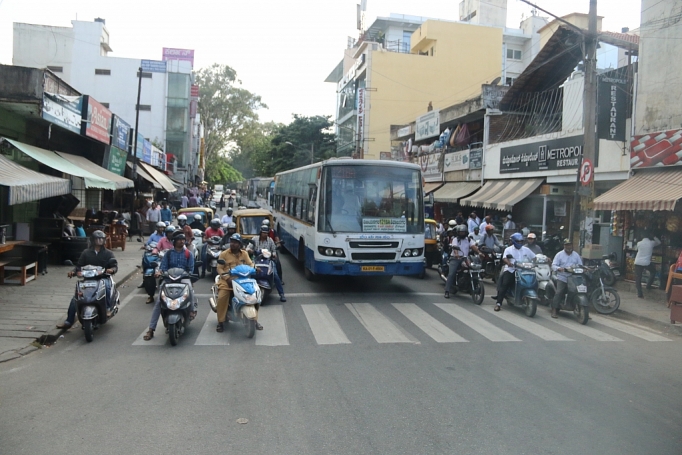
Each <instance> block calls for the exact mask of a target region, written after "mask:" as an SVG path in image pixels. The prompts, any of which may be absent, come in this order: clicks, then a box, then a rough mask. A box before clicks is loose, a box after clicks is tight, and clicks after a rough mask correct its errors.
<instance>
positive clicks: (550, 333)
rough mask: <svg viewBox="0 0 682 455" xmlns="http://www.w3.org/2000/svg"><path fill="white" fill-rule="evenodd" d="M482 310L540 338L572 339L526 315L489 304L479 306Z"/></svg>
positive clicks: (548, 339)
mask: <svg viewBox="0 0 682 455" xmlns="http://www.w3.org/2000/svg"><path fill="white" fill-rule="evenodd" d="M481 309H482V310H484V311H487V312H488V313H490V314H492V315H494V316H497V317H498V318H500V319H502V320H505V321H507V322H508V323H510V324H512V325H515V326H516V327H518V328H520V329H523V330H525V331H526V332H528V333H531V334H533V335H535V336H537V337H540V338H542V339H543V340H547V341H573V340H572V339H570V338H568V337H565V336H563V335H562V334H560V333H558V332H555V331H554V330H550V329H548V328H546V327H544V326H542V325H540V324H538V323H537V322H533V321H532V320H531V319H530V318H528V317H527V316H525V315H524V316H521V315H518V314H515V313H512V312H511V311H495V310H494V309H493V307H491V306H484V307H481Z"/></svg>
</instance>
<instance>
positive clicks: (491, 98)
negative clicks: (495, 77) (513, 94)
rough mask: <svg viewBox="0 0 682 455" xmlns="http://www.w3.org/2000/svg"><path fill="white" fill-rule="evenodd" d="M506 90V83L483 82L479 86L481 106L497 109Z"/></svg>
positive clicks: (507, 88) (507, 87) (507, 89)
mask: <svg viewBox="0 0 682 455" xmlns="http://www.w3.org/2000/svg"><path fill="white" fill-rule="evenodd" d="M508 91H509V86H508V85H490V84H483V85H482V86H481V101H482V102H483V107H485V108H488V109H499V108H500V102H501V101H502V98H504V95H506V94H507V92H508Z"/></svg>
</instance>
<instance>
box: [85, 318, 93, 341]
mask: <svg viewBox="0 0 682 455" xmlns="http://www.w3.org/2000/svg"><path fill="white" fill-rule="evenodd" d="M83 333H85V341H87V342H88V343H89V342H91V341H92V340H93V338H94V334H93V329H92V321H91V320H87V321H83Z"/></svg>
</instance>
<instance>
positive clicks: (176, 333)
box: [168, 323, 180, 346]
mask: <svg viewBox="0 0 682 455" xmlns="http://www.w3.org/2000/svg"><path fill="white" fill-rule="evenodd" d="M179 337H180V327H178V324H177V323H175V324H170V325H169V326H168V339H169V340H170V344H171V346H175V345H177V344H178V338H179Z"/></svg>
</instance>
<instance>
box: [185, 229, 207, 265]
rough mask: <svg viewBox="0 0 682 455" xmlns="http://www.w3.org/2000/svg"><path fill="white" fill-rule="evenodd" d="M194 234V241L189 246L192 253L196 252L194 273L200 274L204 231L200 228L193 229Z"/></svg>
mask: <svg viewBox="0 0 682 455" xmlns="http://www.w3.org/2000/svg"><path fill="white" fill-rule="evenodd" d="M192 234H194V237H193V238H192V242H191V243H190V244H189V245H188V248H189V250H190V252H191V253H192V254H194V274H195V275H198V274H199V266H200V265H201V264H202V262H201V248H202V246H203V243H202V241H201V239H202V236H203V235H204V233H203V232H201V230H200V229H192Z"/></svg>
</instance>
